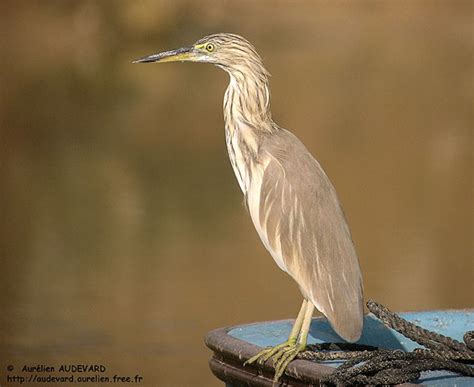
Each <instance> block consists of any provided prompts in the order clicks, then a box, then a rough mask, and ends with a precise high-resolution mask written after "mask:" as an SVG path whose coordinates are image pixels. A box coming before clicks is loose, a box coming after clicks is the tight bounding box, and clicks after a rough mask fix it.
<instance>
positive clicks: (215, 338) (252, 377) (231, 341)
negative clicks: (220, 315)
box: [204, 320, 333, 387]
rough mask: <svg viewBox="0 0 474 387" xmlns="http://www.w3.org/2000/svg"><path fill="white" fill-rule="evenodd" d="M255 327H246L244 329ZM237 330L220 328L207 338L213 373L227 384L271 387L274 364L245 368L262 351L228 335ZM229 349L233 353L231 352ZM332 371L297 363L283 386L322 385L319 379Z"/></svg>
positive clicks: (309, 363)
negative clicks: (246, 362) (236, 383)
mask: <svg viewBox="0 0 474 387" xmlns="http://www.w3.org/2000/svg"><path fill="white" fill-rule="evenodd" d="M288 321H291V320H288ZM256 324H259V323H256ZM256 324H246V325H245V326H251V325H256ZM240 327H241V326H240ZM234 328H237V327H236V326H232V327H225V328H218V329H215V330H212V331H210V332H209V333H208V334H207V335H206V337H205V339H204V341H205V343H206V345H207V347H208V348H209V349H211V350H212V351H213V352H214V356H213V357H212V358H211V360H210V361H209V366H210V368H211V370H212V372H213V373H214V375H216V376H217V377H218V378H219V379H221V380H224V381H227V382H228V381H229V378H230V379H232V380H235V381H237V382H239V383H241V384H242V383H245V384H247V385H249V386H250V385H251V386H265V387H266V386H272V379H273V372H274V369H273V368H271V365H272V363H271V361H269V362H267V363H266V364H264V365H262V366H255V365H247V366H245V367H243V362H244V361H245V360H247V359H249V358H251V357H252V356H253V355H255V354H256V353H257V352H259V351H260V350H261V348H260V347H258V346H256V345H253V344H250V343H247V342H246V341H243V340H239V339H236V338H235V337H233V336H231V335H229V334H228V332H229V331H230V330H232V329H234ZM228 348H233V349H234V350H233V351H232V352H231V351H229V350H228ZM332 370H333V369H332V368H331V367H328V366H326V365H322V364H317V363H313V362H310V361H307V360H295V361H293V362H292V363H291V364H290V365H289V366H288V368H287V374H286V375H284V376H283V377H282V378H281V382H282V385H285V384H286V385H289V386H308V385H310V386H311V385H319V379H320V378H321V377H322V376H324V375H327V374H329V373H331V372H332ZM242 379H245V380H242Z"/></svg>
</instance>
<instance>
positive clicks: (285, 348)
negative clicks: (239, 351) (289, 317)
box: [244, 340, 306, 383]
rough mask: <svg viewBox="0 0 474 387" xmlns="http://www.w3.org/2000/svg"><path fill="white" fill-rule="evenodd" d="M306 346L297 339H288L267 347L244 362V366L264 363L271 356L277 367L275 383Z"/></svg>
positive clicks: (274, 365)
mask: <svg viewBox="0 0 474 387" xmlns="http://www.w3.org/2000/svg"><path fill="white" fill-rule="evenodd" d="M305 348H306V345H303V344H300V343H298V342H297V341H296V340H288V341H286V342H284V343H283V344H280V345H277V346H275V347H270V348H266V349H264V350H263V351H261V352H259V353H257V354H256V355H255V356H253V357H251V358H250V359H248V360H247V361H246V362H245V363H244V366H246V365H247V364H252V363H254V362H257V363H258V364H260V365H262V364H263V363H265V362H266V361H267V360H268V359H270V358H271V359H272V360H273V367H274V368H275V376H274V377H273V383H276V382H278V379H280V377H281V376H282V375H283V373H284V372H285V370H286V367H287V366H288V364H290V362H291V361H292V360H293V359H294V358H295V357H296V356H297V355H298V353H300V352H303V351H304V349H305Z"/></svg>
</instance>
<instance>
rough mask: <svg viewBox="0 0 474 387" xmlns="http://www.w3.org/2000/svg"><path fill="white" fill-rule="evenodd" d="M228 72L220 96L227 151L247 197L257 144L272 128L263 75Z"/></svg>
mask: <svg viewBox="0 0 474 387" xmlns="http://www.w3.org/2000/svg"><path fill="white" fill-rule="evenodd" d="M228 72H229V74H230V83H229V86H228V87H227V90H226V92H225V96H224V120H225V134H226V143H227V150H228V151H229V158H230V162H231V164H232V167H233V169H234V172H235V175H236V177H237V180H238V182H239V185H240V188H241V189H242V191H243V193H244V195H245V196H246V197H247V193H248V190H249V186H250V180H251V175H252V174H251V169H252V167H253V166H254V165H255V164H256V163H257V162H258V159H259V152H260V143H261V140H262V139H263V137H264V136H265V135H267V134H270V133H272V132H273V130H275V129H274V128H275V127H276V126H275V124H274V123H273V121H272V119H271V112H270V92H269V89H268V80H267V76H266V74H263V73H262V74H261V75H259V76H258V75H245V76H244V75H243V74H244V72H243V71H233V72H231V71H228Z"/></svg>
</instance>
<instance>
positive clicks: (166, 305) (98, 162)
mask: <svg viewBox="0 0 474 387" xmlns="http://www.w3.org/2000/svg"><path fill="white" fill-rule="evenodd" d="M221 31H225V32H234V33H238V34H241V35H243V36H245V37H247V38H248V39H249V40H250V41H251V42H253V43H254V45H255V46H256V47H257V49H258V51H259V52H260V53H261V55H262V56H263V58H264V60H265V63H266V65H267V67H268V69H269V71H270V72H271V73H272V78H271V90H272V95H273V100H272V101H273V103H272V106H273V116H274V118H275V120H276V122H278V123H279V124H280V125H281V126H283V127H286V128H288V129H291V130H292V131H293V132H294V133H295V134H296V135H297V136H298V137H300V138H301V139H302V140H303V142H304V143H305V144H306V146H307V147H308V148H309V149H310V151H311V152H312V153H313V154H314V155H315V157H317V158H318V160H319V161H320V162H321V163H322V165H323V166H324V167H325V169H326V171H327V173H328V174H329V176H330V177H331V179H332V181H333V183H334V184H335V186H336V189H337V191H338V193H339V196H340V199H341V201H342V203H343V206H344V209H345V212H346V215H347V217H348V220H349V224H350V226H351V229H352V233H353V237H354V240H355V243H356V247H357V250H358V253H359V256H360V260H361V265H362V268H363V273H364V279H365V294H366V298H374V299H376V300H378V301H379V302H382V303H384V304H385V305H387V306H389V307H390V308H392V309H394V310H423V309H433V308H465V307H472V306H473V304H474V302H473V301H474V300H473V292H474V289H473V281H472V278H473V271H474V267H473V256H472V252H473V249H472V247H473V245H472V237H473V212H472V196H471V195H472V165H473V164H472V161H473V160H472V155H473V154H472V145H473V144H472V139H473V138H472V124H473V111H472V100H473V48H474V47H473V46H474V44H473V2H472V1H465V2H464V1H428V0H426V1H399V2H396V1H392V2H388V1H387V2H382V1H377V2H374V1H370V2H368V1H361V2H348V1H344V2H341V1H336V2H327V1H321V2H312V1H307V2H304V1H294V2H284V1H271V2H270V1H267V2H265V1H262V2H251V1H247V2H246V1H244V2H243V1H237V0H236V1H225V2H218V1H199V2H197V1H152V0H150V1H141V0H140V1H138V0H135V1H111V0H110V1H100V2H99V1H74V2H73V1H60V0H58V1H41V2H40V1H2V2H1V4H0V32H1V34H0V47H1V60H0V82H1V87H0V135H1V138H0V162H1V164H0V195H1V197H0V265H1V266H0V268H1V274H0V311H1V312H0V369H1V371H0V375H3V376H2V378H1V380H0V382H1V383H4V382H5V377H4V376H5V373H4V369H5V367H6V364H13V365H14V366H15V367H20V366H22V365H23V364H30V365H33V364H47V365H58V364H61V363H85V362H86V363H92V362H100V363H103V364H105V365H106V366H107V367H108V370H109V371H108V373H109V374H110V373H111V374H115V373H117V374H125V375H126V374H131V375H135V374H141V375H142V376H144V378H145V385H147V386H191V385H195V386H218V385H220V382H218V381H217V380H216V379H214V377H213V376H212V375H211V373H210V372H209V370H208V367H207V359H208V357H209V356H210V352H209V351H208V350H207V349H206V348H205V346H204V344H203V340H202V338H203V336H204V335H205V333H206V332H207V331H209V330H211V329H213V328H216V327H219V326H228V325H235V324H241V323H246V322H252V321H257V320H270V319H282V318H293V317H294V316H295V315H296V313H297V311H298V308H299V304H300V294H299V291H298V289H297V287H296V285H295V284H294V283H293V282H292V280H291V279H290V278H289V277H288V276H287V275H285V274H284V273H283V272H281V271H279V269H278V268H277V266H276V265H275V264H274V262H273V260H272V258H271V257H270V256H269V254H268V253H267V252H266V251H265V250H264V248H263V246H262V245H261V242H260V240H259V239H258V236H257V233H256V232H255V230H254V229H253V226H252V223H251V221H250V218H249V216H248V215H247V213H246V211H245V209H244V207H243V205H242V196H241V194H240V192H239V188H238V185H237V182H236V181H235V178H234V176H233V172H232V170H231V168H230V164H229V162H228V159H227V153H226V148H225V144H224V131H223V119H222V98H223V93H224V90H225V87H226V85H227V82H228V78H227V75H226V74H225V73H224V72H222V71H221V70H220V69H217V68H213V67H212V66H206V65H195V64H163V65H132V64H131V60H133V59H135V58H137V57H140V56H142V55H146V54H151V53H154V52H157V51H160V50H164V49H169V48H175V47H178V46H182V45H187V44H189V43H192V42H194V41H195V40H197V39H198V38H201V37H202V36H204V35H207V34H210V33H214V32H221Z"/></svg>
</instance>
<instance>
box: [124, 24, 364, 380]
mask: <svg viewBox="0 0 474 387" xmlns="http://www.w3.org/2000/svg"><path fill="white" fill-rule="evenodd" d="M163 62H200V63H209V64H213V65H215V66H217V67H220V68H221V69H223V70H224V71H226V72H227V73H228V74H229V79H230V81H229V85H228V87H227V89H226V91H225V94H224V103H223V109H224V124H225V125H224V126H225V138H226V145H227V151H228V153H229V159H230V163H231V166H232V168H233V170H234V173H235V176H236V178H237V181H238V184H239V186H240V189H241V190H242V192H243V195H244V201H245V204H246V207H247V208H248V212H249V213H250V217H251V219H252V222H253V224H254V226H255V229H256V231H257V233H258V235H259V237H260V239H261V240H262V242H263V245H264V247H265V248H266V249H267V250H268V252H269V253H270V255H271V256H272V257H273V259H274V260H275V262H276V264H277V265H278V266H279V268H280V269H281V270H283V271H284V272H286V273H287V274H289V275H290V277H292V278H293V280H294V281H296V283H297V284H298V286H299V289H300V291H301V294H302V296H303V302H302V305H301V308H300V311H299V313H298V316H297V318H296V319H295V322H294V324H293V327H292V329H291V332H290V334H289V336H288V339H287V340H286V341H285V342H284V343H282V344H280V345H277V346H275V347H270V348H265V349H263V350H262V351H260V352H259V353H257V354H256V355H255V356H253V357H251V358H249V359H247V360H246V361H245V363H244V366H248V365H250V364H252V363H255V362H257V364H260V365H261V364H263V363H264V362H266V361H267V360H269V359H272V360H273V363H272V364H273V367H274V369H275V373H274V379H273V380H274V383H276V382H278V380H279V379H280V377H281V376H282V375H283V374H284V372H285V370H286V368H287V366H288V364H289V363H290V362H291V361H292V360H293V359H295V358H296V356H297V355H298V354H299V353H300V352H302V351H304V350H305V349H306V346H307V341H308V333H309V328H310V325H311V321H312V316H313V312H314V309H315V308H317V309H318V310H319V311H320V312H321V313H322V314H323V315H324V316H325V317H326V318H327V320H328V321H329V323H330V325H331V326H332V328H333V329H334V330H335V332H336V333H337V334H338V335H339V336H340V337H341V338H343V339H344V340H346V341H348V342H355V341H357V340H358V339H359V338H360V336H361V332H362V328H363V314H364V306H363V283H362V274H361V269H360V264H359V260H358V257H357V254H356V251H355V247H354V243H353V240H352V236H351V232H350V230H349V227H348V224H347V221H346V218H345V215H344V212H343V209H342V206H341V204H340V201H339V199H338V197H337V194H336V190H335V188H334V186H333V184H332V183H331V181H330V180H329V178H328V176H327V175H326V173H325V172H324V170H323V168H322V167H321V165H320V164H319V162H318V161H317V160H316V159H315V158H314V157H313V156H312V155H311V153H310V152H309V151H308V150H307V148H306V147H305V146H304V145H303V143H302V142H301V141H300V140H299V139H298V138H297V137H296V136H295V135H294V134H293V133H292V132H290V131H289V130H286V129H284V128H281V127H280V126H278V125H277V124H276V123H275V122H274V121H273V119H272V114H271V108H270V89H269V75H270V74H269V72H268V71H267V69H266V68H265V66H264V64H263V60H262V58H261V56H260V55H259V54H258V53H257V51H256V49H255V47H254V46H253V45H252V44H251V43H250V42H249V41H248V40H247V39H245V38H243V37H242V36H240V35H236V34H231V33H217V34H213V35H208V36H205V37H204V38H202V39H199V40H198V41H197V42H195V43H194V44H191V45H189V46H185V47H182V48H178V49H174V50H169V51H164V52H159V53H156V54H152V55H148V56H145V57H142V58H140V59H137V60H135V61H134V62H133V63H163Z"/></svg>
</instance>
